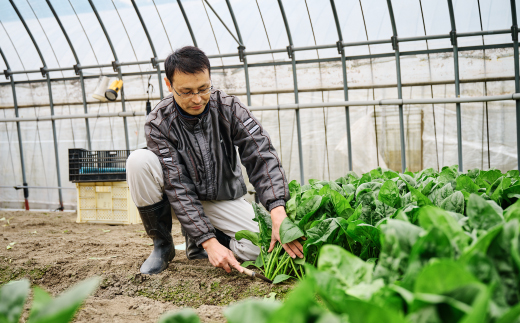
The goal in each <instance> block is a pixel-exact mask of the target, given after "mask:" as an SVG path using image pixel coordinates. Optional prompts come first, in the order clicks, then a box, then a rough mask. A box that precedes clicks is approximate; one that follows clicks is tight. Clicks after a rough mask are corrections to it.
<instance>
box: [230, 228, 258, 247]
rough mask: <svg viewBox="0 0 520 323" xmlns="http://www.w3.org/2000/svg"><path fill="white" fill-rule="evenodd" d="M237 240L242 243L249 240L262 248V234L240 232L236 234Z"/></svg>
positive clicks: (247, 231) (246, 231)
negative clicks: (243, 240)
mask: <svg viewBox="0 0 520 323" xmlns="http://www.w3.org/2000/svg"><path fill="white" fill-rule="evenodd" d="M235 239H236V240H238V241H240V240H242V239H247V240H249V241H251V242H252V243H253V244H254V245H255V246H258V247H261V246H262V245H261V244H260V233H258V232H251V231H249V230H240V231H238V232H237V233H235Z"/></svg>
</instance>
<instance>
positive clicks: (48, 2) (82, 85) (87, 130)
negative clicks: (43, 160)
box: [46, 0, 92, 150]
mask: <svg viewBox="0 0 520 323" xmlns="http://www.w3.org/2000/svg"><path fill="white" fill-rule="evenodd" d="M46 1H47V5H48V6H49V8H50V9H51V11H52V14H53V15H54V18H55V19H56V22H58V25H59V26H60V29H61V32H62V33H63V35H64V36H65V39H66V40H67V43H68V44H69V47H70V50H71V51H72V54H73V55H74V59H75V60H76V64H77V66H81V63H80V62H79V58H78V55H77V53H76V50H75V49H74V46H73V45H72V42H71V41H70V38H69V35H68V34H67V31H66V30H65V28H64V27H63V24H62V23H61V20H60V18H59V17H58V14H57V13H56V11H55V10H54V7H53V6H52V4H51V2H50V0H46ZM78 73H79V80H80V84H81V98H82V100H83V110H84V111H85V114H88V107H87V96H86V93H85V81H84V80H83V71H82V70H81V69H80V70H79V71H78ZM85 130H86V135H87V147H88V149H89V150H90V149H92V144H91V141H90V126H89V123H88V118H85Z"/></svg>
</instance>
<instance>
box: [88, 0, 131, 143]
mask: <svg viewBox="0 0 520 323" xmlns="http://www.w3.org/2000/svg"><path fill="white" fill-rule="evenodd" d="M88 2H89V3H90V7H92V11H94V14H95V15H96V18H97V20H98V22H99V25H100V26H101V29H103V33H104V34H105V37H106V39H107V41H108V45H110V50H111V51H112V55H114V60H115V61H114V62H112V66H113V67H114V72H117V77H119V79H120V80H122V79H123V75H122V74H121V66H120V65H119V60H118V59H117V53H116V50H115V49H114V45H113V44H112V41H111V40H110V36H109V35H108V32H107V30H106V28H105V24H103V20H101V16H100V15H99V13H98V11H97V9H96V6H94V3H93V2H92V0H88ZM121 106H122V107H123V112H125V111H126V108H125V86H124V83H123V87H121ZM123 123H124V127H125V144H126V150H130V142H129V141H128V122H127V120H126V117H123Z"/></svg>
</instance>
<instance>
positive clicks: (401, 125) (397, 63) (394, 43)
mask: <svg viewBox="0 0 520 323" xmlns="http://www.w3.org/2000/svg"><path fill="white" fill-rule="evenodd" d="M386 3H387V4H388V13H389V14H390V22H391V23H392V32H393V36H392V47H393V49H394V51H395V68H396V72H397V98H398V99H399V100H401V99H402V98H403V89H402V83H401V59H400V54H399V41H398V39H397V28H396V26H395V19H394V10H393V9H392V1H391V0H387V1H386ZM399 136H400V138H401V171H402V172H403V173H404V172H405V170H406V146H405V141H404V117H403V105H402V104H400V105H399Z"/></svg>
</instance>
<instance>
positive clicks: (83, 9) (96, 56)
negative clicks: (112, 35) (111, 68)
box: [55, 0, 114, 65]
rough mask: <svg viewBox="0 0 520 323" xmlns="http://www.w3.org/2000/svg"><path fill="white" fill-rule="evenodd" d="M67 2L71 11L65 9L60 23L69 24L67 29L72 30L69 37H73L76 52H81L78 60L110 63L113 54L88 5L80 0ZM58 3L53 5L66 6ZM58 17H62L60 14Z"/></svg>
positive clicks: (94, 63) (92, 63) (83, 62)
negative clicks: (65, 12)
mask: <svg viewBox="0 0 520 323" xmlns="http://www.w3.org/2000/svg"><path fill="white" fill-rule="evenodd" d="M60 1H64V0H60ZM68 2H69V7H71V10H72V12H71V11H69V9H67V14H66V16H65V17H63V18H62V23H63V24H64V26H69V27H68V28H67V27H66V28H67V31H69V32H71V30H72V31H73V32H72V34H70V33H69V37H71V39H74V41H73V44H74V48H76V50H77V52H78V53H81V52H83V53H82V54H79V55H80V62H81V63H82V64H83V65H99V64H110V62H111V61H113V60H114V55H113V54H112V51H111V50H110V45H109V43H108V41H107V38H106V36H105V34H104V33H103V29H102V28H101V25H100V24H99V22H98V20H97V18H96V15H95V14H94V12H93V11H92V8H91V7H90V5H88V4H87V3H85V2H84V1H80V0H71V1H68ZM59 4H60V3H56V5H55V7H56V8H61V9H63V8H68V7H67V5H66V4H63V5H62V6H59ZM73 14H74V15H73ZM60 17H62V15H61V14H60ZM72 26H74V27H72ZM71 27H72V28H71ZM82 49H83V50H82Z"/></svg>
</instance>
